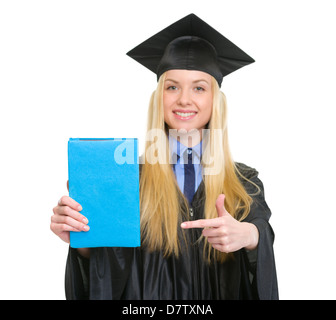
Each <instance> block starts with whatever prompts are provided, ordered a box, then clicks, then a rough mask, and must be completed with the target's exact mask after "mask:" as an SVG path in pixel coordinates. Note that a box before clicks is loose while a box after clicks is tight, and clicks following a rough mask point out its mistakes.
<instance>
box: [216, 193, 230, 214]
mask: <svg viewBox="0 0 336 320" xmlns="http://www.w3.org/2000/svg"><path fill="white" fill-rule="evenodd" d="M224 201H225V195H224V194H220V195H219V196H218V198H217V200H216V210H217V213H218V217H224V216H226V215H230V214H229V213H228V212H227V211H226V209H225V207H224Z"/></svg>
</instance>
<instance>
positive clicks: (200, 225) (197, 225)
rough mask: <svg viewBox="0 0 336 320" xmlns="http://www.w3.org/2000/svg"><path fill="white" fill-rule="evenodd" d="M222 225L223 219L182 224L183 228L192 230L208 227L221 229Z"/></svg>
mask: <svg viewBox="0 0 336 320" xmlns="http://www.w3.org/2000/svg"><path fill="white" fill-rule="evenodd" d="M221 225H222V219H220V218H214V219H200V220H194V221H185V222H183V223H181V228H183V229H191V228H207V227H215V228H216V227H219V226H221Z"/></svg>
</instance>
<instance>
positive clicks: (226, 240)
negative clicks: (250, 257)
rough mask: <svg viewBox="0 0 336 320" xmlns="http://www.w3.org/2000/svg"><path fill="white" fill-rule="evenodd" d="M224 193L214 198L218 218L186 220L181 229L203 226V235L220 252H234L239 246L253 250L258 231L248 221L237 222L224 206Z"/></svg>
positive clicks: (256, 243) (257, 238) (257, 240)
mask: <svg viewBox="0 0 336 320" xmlns="http://www.w3.org/2000/svg"><path fill="white" fill-rule="evenodd" d="M224 199H225V195H224V194H221V195H219V196H218V198H217V200H216V209H217V213H218V218H214V219H201V220H195V221H186V222H183V223H182V224H181V227H182V228H183V229H190V228H203V236H204V237H207V239H208V242H209V243H210V244H211V245H212V247H213V248H215V249H217V250H219V251H222V252H227V253H229V252H234V251H237V250H239V249H241V248H246V249H248V250H253V249H255V248H256V247H257V246H258V242H259V232H258V229H257V227H256V226H255V225H254V224H252V223H248V222H239V221H238V220H236V219H235V218H233V217H232V216H231V215H230V214H229V213H228V212H227V211H226V209H225V207H224Z"/></svg>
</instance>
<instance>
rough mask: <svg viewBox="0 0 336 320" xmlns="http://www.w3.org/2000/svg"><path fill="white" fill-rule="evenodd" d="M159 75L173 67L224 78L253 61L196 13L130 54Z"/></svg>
mask: <svg viewBox="0 0 336 320" xmlns="http://www.w3.org/2000/svg"><path fill="white" fill-rule="evenodd" d="M127 55H128V56H130V57H131V58H133V59H134V60H136V61H137V62H139V63H140V64H142V65H143V66H145V67H146V68H148V69H149V70H151V71H153V72H154V73H156V74H157V79H159V78H160V76H161V75H162V74H163V73H164V72H166V71H168V70H172V69H184V70H198V71H203V72H206V73H208V74H210V75H212V76H213V77H214V78H215V79H216V80H217V82H218V84H219V86H221V83H222V80H223V77H225V76H226V75H228V74H229V73H231V72H233V71H235V70H238V69H239V68H241V67H243V66H245V65H248V64H250V63H252V62H254V60H253V59H252V58H251V57H250V56H248V55H247V54H246V53H245V52H244V51H242V50H241V49H239V48H238V47H237V46H236V45H235V44H234V43H232V42H231V41H230V40H228V39H227V38H225V37H224V36H223V35H222V34H221V33H219V32H218V31H217V30H215V29H214V28H212V27H211V26H210V25H208V24H207V23H206V22H204V21H203V20H201V19H200V18H199V17H197V16H196V15H195V14H189V15H187V16H186V17H184V18H182V19H180V20H178V21H177V22H175V23H173V24H171V25H170V26H168V27H167V28H165V29H163V30H162V31H160V32H158V33H157V34H155V35H154V36H152V37H150V38H149V39H147V40H146V41H144V42H142V43H141V44H139V45H138V46H137V47H135V48H134V49H132V50H131V51H129V52H128V53H127Z"/></svg>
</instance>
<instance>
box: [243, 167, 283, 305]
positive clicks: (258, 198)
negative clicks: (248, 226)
mask: <svg viewBox="0 0 336 320" xmlns="http://www.w3.org/2000/svg"><path fill="white" fill-rule="evenodd" d="M237 167H238V170H239V171H240V172H241V173H242V174H243V175H244V176H245V177H246V178H247V179H249V180H250V181H251V182H252V183H251V182H248V181H243V184H244V186H245V189H246V190H247V192H248V193H249V194H250V195H252V198H253V203H252V206H251V211H250V214H249V215H248V216H247V218H246V219H245V220H244V221H245V222H250V223H253V224H254V225H255V226H256V227H257V229H258V231H259V243H258V247H257V248H256V249H255V250H252V251H248V250H245V251H246V257H247V260H248V266H249V268H248V269H249V276H250V277H249V278H250V280H251V283H252V291H253V292H254V298H257V299H260V300H276V299H278V298H279V296H278V283H277V275H276V267H275V258H274V252H273V242H274V232H273V229H272V227H271V225H270V223H269V219H270V217H271V211H270V209H269V207H268V205H267V203H266V201H265V197H264V187H263V183H262V182H261V181H260V179H259V178H258V172H257V171H256V170H255V169H252V168H250V167H248V166H246V165H244V164H237ZM256 186H257V187H258V188H259V190H258V188H257V187H256ZM255 193H257V194H256V195H254V194H255Z"/></svg>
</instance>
